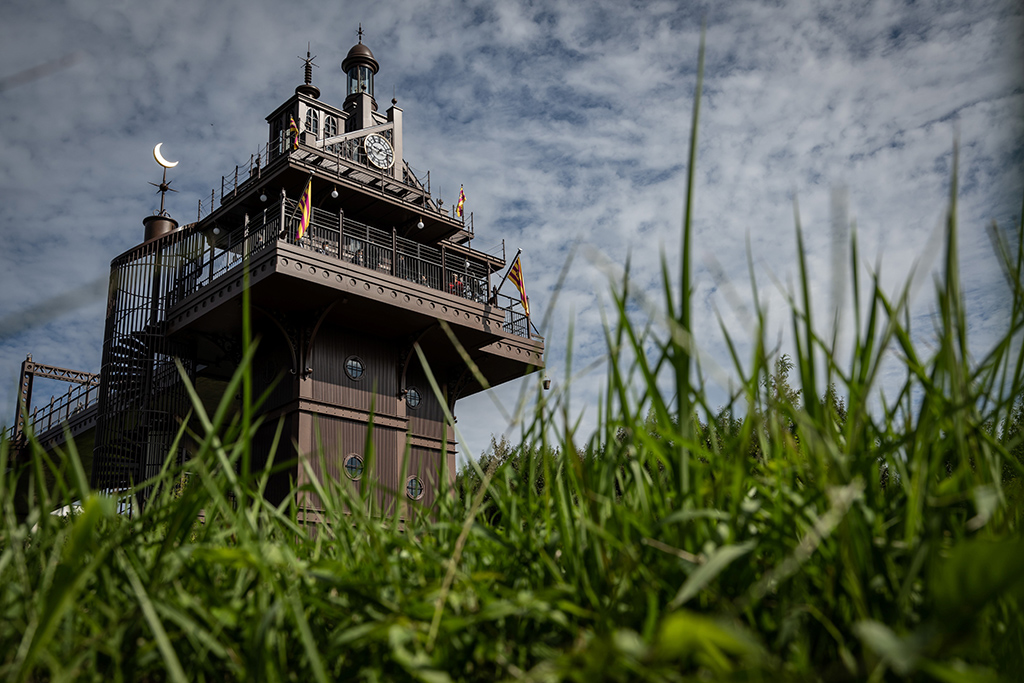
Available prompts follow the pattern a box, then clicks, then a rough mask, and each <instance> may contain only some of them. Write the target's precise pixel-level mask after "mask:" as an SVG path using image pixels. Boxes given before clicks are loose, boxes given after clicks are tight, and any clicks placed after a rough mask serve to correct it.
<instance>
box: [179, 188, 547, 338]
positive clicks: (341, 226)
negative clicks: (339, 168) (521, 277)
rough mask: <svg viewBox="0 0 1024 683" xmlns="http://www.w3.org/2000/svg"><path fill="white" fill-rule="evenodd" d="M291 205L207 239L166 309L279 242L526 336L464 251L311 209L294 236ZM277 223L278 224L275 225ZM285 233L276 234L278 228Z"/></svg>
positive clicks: (523, 323)
mask: <svg viewBox="0 0 1024 683" xmlns="http://www.w3.org/2000/svg"><path fill="white" fill-rule="evenodd" d="M296 206H297V202H295V201H294V200H292V199H287V198H285V199H284V203H283V204H282V203H281V202H276V203H275V204H273V205H271V206H269V207H267V208H266V209H265V210H264V211H263V214H262V215H261V216H258V217H256V219H255V220H253V219H250V220H249V222H248V223H246V224H245V225H242V226H239V227H238V228H236V229H234V230H230V231H227V232H226V233H219V234H217V235H214V234H212V232H211V233H209V234H208V235H207V236H206V238H205V242H204V246H203V248H202V250H198V253H197V255H196V256H195V257H194V258H192V259H190V260H189V261H187V262H186V263H185V264H184V265H183V266H182V267H181V270H180V271H179V274H178V277H177V278H176V282H175V285H174V287H172V288H171V289H170V290H169V291H168V292H167V296H168V298H169V299H168V307H170V306H174V305H175V304H177V303H178V302H180V301H182V300H183V299H185V298H186V297H188V296H189V295H191V294H192V293H194V292H196V291H198V290H200V289H201V288H203V287H205V286H206V285H208V284H210V283H212V282H213V281H215V280H217V279H218V278H220V277H221V276H222V275H224V274H225V273H227V272H228V271H231V270H232V269H233V268H235V267H236V266H238V265H239V264H241V263H242V262H243V261H244V260H245V259H246V258H254V257H256V256H257V255H258V254H259V253H260V252H261V251H262V250H263V249H264V248H266V247H268V246H269V245H272V244H276V243H277V242H284V243H287V244H291V245H294V246H297V247H299V248H301V249H306V250H308V251H311V252H314V253H317V254H321V255H323V256H326V257H328V258H334V259H338V260H340V261H344V262H346V263H350V264H353V265H355V266H359V267H361V268H366V269H368V270H374V271H377V272H380V273H384V274H387V275H390V276H392V277H397V278H401V279H403V280H407V281H409V282H412V283H415V284H417V285H420V286H423V287H427V288H429V289H433V290H436V291H440V292H445V293H447V294H450V295H452V296H457V297H460V298H463V299H467V300H469V301H475V302H478V303H485V304H486V303H489V304H491V305H492V306H495V307H497V308H500V309H502V310H504V311H505V330H506V331H507V332H509V333H511V334H514V335H516V336H520V337H526V338H531V337H532V336H536V335H531V334H530V326H529V322H528V319H527V317H526V315H525V314H524V313H523V312H521V311H518V310H515V307H516V305H518V301H517V300H516V299H512V298H511V297H508V296H505V295H503V294H496V293H494V292H491V290H490V269H489V268H488V264H487V262H486V261H485V260H484V259H481V258H477V257H475V256H473V255H472V254H468V255H467V254H466V253H465V252H463V251H457V250H452V249H448V248H446V247H445V246H441V247H435V246H431V245H428V244H422V243H420V242H416V241H414V240H410V239H407V238H405V237H401V236H399V235H398V234H397V232H396V231H395V230H394V229H392V230H390V231H387V230H382V229H380V228H376V227H373V226H370V225H366V224H363V223H359V222H357V221H353V220H350V219H348V218H343V217H342V216H340V215H337V214H332V213H330V212H327V211H323V210H321V209H317V208H315V207H314V209H313V212H312V216H311V221H310V225H309V226H308V228H307V230H306V232H305V234H304V235H303V236H302V237H301V238H300V237H299V236H298V228H299V225H300V219H299V216H298V211H296ZM282 217H283V220H282ZM282 225H283V226H284V229H283V230H282V229H281V226H282Z"/></svg>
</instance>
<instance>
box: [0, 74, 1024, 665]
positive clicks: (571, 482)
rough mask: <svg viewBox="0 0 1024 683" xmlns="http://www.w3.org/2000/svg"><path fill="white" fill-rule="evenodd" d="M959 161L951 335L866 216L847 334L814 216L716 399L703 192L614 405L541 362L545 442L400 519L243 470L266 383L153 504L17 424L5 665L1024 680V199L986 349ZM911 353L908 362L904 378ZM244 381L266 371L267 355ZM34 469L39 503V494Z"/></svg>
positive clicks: (1003, 255)
mask: <svg viewBox="0 0 1024 683" xmlns="http://www.w3.org/2000/svg"><path fill="white" fill-rule="evenodd" d="M697 101H698V102H699V85H698V98H697ZM697 119H698V116H697V108H696V107H695V111H694V136H695V135H696V127H697ZM695 139H696V138H695V137H694V142H691V146H692V149H691V159H690V162H691V163H690V178H689V186H688V189H687V193H688V195H687V196H688V198H689V197H692V192H693V188H692V179H693V162H694V159H695V157H694V155H693V149H695V146H696V145H695ZM951 185H952V190H951V193H950V207H949V219H948V222H947V229H946V237H947V241H946V257H945V264H944V267H943V268H942V273H941V277H940V278H939V280H938V283H937V285H936V291H935V301H936V311H937V313H936V317H937V320H936V332H935V337H934V338H933V339H932V340H931V343H929V345H928V351H927V352H926V351H924V350H922V348H921V347H920V345H919V344H917V343H915V337H914V335H912V333H911V330H910V329H909V323H908V322H907V319H908V315H907V313H908V302H907V295H908V294H907V290H902V291H900V292H898V293H897V294H896V295H894V296H888V295H886V293H885V292H883V291H882V289H881V287H880V286H879V284H878V282H877V281H874V280H872V281H870V282H864V281H862V280H860V279H858V278H863V277H864V276H863V273H864V272H865V271H864V269H863V268H862V266H861V264H860V263H859V262H858V258H857V251H856V244H855V243H854V244H853V245H852V247H853V248H852V250H851V254H852V257H851V263H850V268H849V272H850V273H851V274H852V280H851V281H850V282H849V283H848V286H849V289H848V294H849V295H850V296H851V297H852V299H853V302H854V307H855V310H856V312H857V315H856V318H855V322H854V329H853V330H851V331H849V346H850V348H851V349H852V350H851V351H850V352H849V353H845V354H843V356H842V357H840V356H839V355H838V353H836V352H835V351H834V350H833V346H832V343H831V341H830V339H831V337H830V336H828V335H826V336H822V335H821V333H820V330H819V327H818V325H817V324H816V323H817V321H815V320H814V319H812V318H813V317H812V315H811V314H810V311H811V310H812V306H811V301H810V291H809V286H808V280H807V269H806V266H805V264H804V260H803V256H804V251H803V247H802V241H801V235H800V232H799V228H798V229H797V231H796V239H797V240H798V245H800V248H799V254H800V263H799V264H798V265H799V271H798V272H799V274H800V275H801V279H800V284H799V286H798V288H797V292H796V293H795V295H794V300H793V301H792V307H791V311H790V317H791V324H792V330H793V338H794V339H795V347H794V348H793V349H792V351H791V353H789V354H788V355H785V356H781V357H780V356H777V355H773V354H772V353H770V352H769V350H768V346H767V344H766V342H765V330H764V320H763V317H762V316H761V315H760V314H759V313H758V314H756V315H757V316H758V320H759V321H760V325H759V328H758V329H756V330H755V331H754V333H753V335H752V338H751V339H749V340H745V341H750V342H752V343H753V344H752V345H753V348H754V351H753V353H752V354H751V356H750V357H744V358H740V357H738V356H737V355H735V354H734V360H735V367H734V369H733V373H734V386H735V387H739V389H738V390H737V391H736V393H735V395H734V398H733V403H732V405H731V406H727V407H726V408H725V409H720V408H719V407H718V406H712V405H709V404H708V400H707V396H706V392H705V391H704V389H703V380H702V379H701V376H700V374H699V371H698V368H697V367H696V364H695V361H694V358H695V357H696V353H695V349H696V345H697V344H699V343H700V339H696V338H695V337H694V336H693V334H692V329H691V325H690V320H691V318H690V302H689V297H688V296H680V295H679V294H678V293H679V292H680V291H683V292H688V291H689V290H690V287H691V285H692V283H691V271H690V266H689V264H690V247H689V245H690V238H691V231H690V212H689V206H690V202H689V201H688V202H687V207H688V208H687V213H686V217H685V219H684V221H683V226H682V231H681V232H682V244H683V246H682V252H683V253H682V256H683V258H682V264H683V265H682V270H681V272H679V273H669V272H667V270H666V272H665V278H664V282H665V285H664V290H663V297H664V300H663V301H662V302H661V303H660V307H659V310H662V311H667V312H668V313H667V314H666V315H664V316H663V319H661V320H659V321H658V322H657V324H655V325H653V326H651V327H644V328H642V329H640V328H638V326H637V325H635V324H634V323H633V322H631V319H630V317H629V315H627V310H628V308H629V307H628V304H629V303H630V301H631V300H632V294H631V293H630V287H629V281H628V275H627V277H626V278H625V279H624V280H623V281H620V282H618V283H616V284H615V285H614V286H613V287H612V288H611V300H612V301H613V303H614V309H613V310H614V315H613V316H612V317H611V319H610V320H609V321H608V323H607V326H606V339H607V360H608V366H607V368H608V369H607V384H606V386H605V389H604V391H603V398H602V403H601V405H600V406H599V407H598V412H599V419H598V427H597V430H596V431H595V432H594V433H593V434H579V433H576V432H575V430H574V429H573V427H572V424H571V422H569V421H568V417H567V416H568V415H569V414H570V413H569V410H568V401H569V399H570V396H571V386H565V385H563V387H562V389H561V390H560V391H556V392H552V393H544V392H542V391H540V388H539V386H538V387H537V393H536V408H535V410H534V411H533V412H532V414H530V415H529V416H528V417H527V419H526V420H525V421H524V423H523V437H522V443H519V444H509V443H508V442H500V443H495V444H494V446H493V448H492V449H491V450H490V451H489V452H488V454H486V455H485V457H484V458H483V459H482V460H481V461H480V462H473V463H470V465H469V466H467V467H466V469H465V470H464V471H463V472H461V473H460V475H459V477H458V480H457V481H456V482H455V484H454V485H453V486H452V488H451V489H450V491H449V495H444V496H441V497H440V502H439V503H438V504H437V506H436V507H435V508H434V509H431V510H425V509H419V508H416V507H411V508H410V509H409V514H408V516H407V517H406V518H405V519H404V520H400V519H398V517H397V516H394V515H390V516H384V515H382V514H380V512H379V511H375V510H372V509H369V508H367V506H366V505H365V504H364V502H363V501H361V500H359V499H358V497H357V496H356V494H354V493H353V492H352V490H351V489H350V488H349V487H347V486H346V484H345V482H343V481H325V482H323V483H322V484H313V486H315V487H316V488H317V489H318V491H317V492H318V493H319V495H320V497H321V498H322V500H323V501H324V505H325V511H324V515H325V517H326V519H328V520H329V523H328V524H324V525H321V526H319V527H318V529H317V533H315V534H311V533H310V532H309V529H308V528H306V527H304V526H303V525H302V524H301V523H300V522H299V512H298V510H297V509H296V508H295V506H294V505H289V504H287V503H286V504H284V505H282V506H280V507H274V506H271V505H270V504H268V503H267V502H266V501H264V499H263V498H262V496H261V495H260V491H261V486H262V485H263V484H264V482H265V475H264V474H263V473H256V474H254V475H252V476H249V477H247V476H243V475H241V474H239V473H240V472H245V471H247V467H245V459H246V457H247V455H246V454H247V450H248V449H247V443H248V438H249V436H250V435H251V434H253V433H254V432H255V429H256V428H257V427H258V420H256V419H254V418H253V417H252V412H251V411H252V406H251V401H249V400H246V401H245V404H244V405H245V411H244V414H243V415H241V416H237V415H231V414H230V413H229V412H228V411H227V410H226V405H227V404H225V409H222V410H221V411H219V412H218V413H217V414H215V415H209V416H208V415H205V414H203V412H202V409H201V407H200V405H199V404H198V403H197V404H196V408H195V411H194V414H193V416H192V420H191V422H190V425H191V427H190V428H191V429H193V430H194V431H195V433H196V439H197V441H198V443H199V447H198V449H197V452H196V454H195V457H194V458H193V459H192V460H190V461H189V462H187V463H184V464H182V465H176V464H174V463H168V465H167V467H166V469H165V472H164V473H163V474H161V475H160V476H159V477H158V478H157V479H156V480H154V481H153V482H148V483H149V484H152V485H156V487H157V490H158V494H157V495H156V496H155V497H153V498H152V499H151V500H150V502H149V504H148V505H147V506H146V507H145V509H144V510H142V511H141V512H139V513H137V514H135V515H134V516H132V517H130V518H129V517H127V516H125V515H123V514H119V512H118V503H117V501H116V500H114V499H112V498H109V497H104V496H101V495H97V494H95V493H93V492H90V490H89V487H88V482H87V480H86V476H85V473H84V471H83V469H82V467H81V465H80V464H79V460H78V458H77V455H76V454H75V452H74V450H73V449H72V450H70V451H69V452H68V453H67V454H66V455H65V457H64V458H62V459H59V460H57V461H52V460H48V459H47V458H45V457H44V456H43V454H42V452H41V451H40V449H38V448H35V449H34V450H33V452H32V457H31V458H30V462H28V464H27V465H25V466H24V467H23V468H20V469H12V468H11V467H9V463H8V449H7V444H3V445H2V446H0V464H2V465H3V467H2V468H0V469H2V470H3V471H4V472H6V475H5V476H4V477H3V478H2V479H0V501H3V504H4V511H3V523H2V526H0V678H2V679H3V680H10V681H37V680H53V681H62V680H103V681H162V680H173V681H223V680H263V681H310V680H315V681H328V680H341V679H349V678H353V679H358V680H367V681H390V680H422V681H431V682H440V681H448V680H480V681H491V680H519V679H523V680H534V681H547V680H575V681H595V680H610V681H616V680H621V681H631V680H656V681H658V680H664V681H675V680H709V679H711V680H742V681H777V680H808V681H812V680H823V681H837V680H840V681H841V680H870V681H883V680H896V679H906V680H921V681H924V680H938V681H989V680H1014V679H1015V678H1017V679H1019V678H1018V677H1019V676H1020V675H1021V672H1024V610H1022V602H1021V601H1022V599H1024V571H1022V570H1024V541H1022V539H1021V535H1020V525H1021V514H1022V506H1021V500H1022V495H1024V493H1022V482H1024V444H1022V441H1021V430H1022V426H1024V358H1022V355H1021V336H1022V327H1024V285H1022V282H1024V278H1022V274H1024V268H1022V253H1024V252H1022V236H1024V225H1022V226H1020V227H1018V229H1017V230H1016V233H1015V235H1016V243H1008V242H1007V241H1006V240H1004V239H1000V238H999V237H998V235H999V234H1000V233H999V232H997V231H993V235H994V240H993V245H994V248H995V250H996V256H997V258H998V259H999V261H1000V263H1001V264H1002V266H1003V268H1004V271H1005V273H1006V276H1007V277H1006V281H1007V283H1008V284H1007V292H1008V293H1007V298H1008V301H1009V303H1010V316H1009V319H1008V320H1007V321H1006V331H1005V335H1004V336H1003V337H1002V339H1001V340H1000V341H999V343H997V344H996V345H995V346H994V347H993V348H991V349H987V350H985V354H984V355H972V354H971V353H969V352H968V349H969V348H970V346H969V339H968V329H967V328H968V326H967V323H966V320H965V312H964V305H963V299H962V297H961V292H960V287H959V283H958V268H957V223H956V177H955V174H954V177H953V178H952V183H951ZM908 286H909V285H908ZM754 291H755V292H756V287H755V290H754ZM570 341H571V340H570ZM730 343H731V342H730ZM652 346H653V348H654V351H653V352H649V351H646V350H645V349H648V348H651V347H652ZM570 347H571V343H570ZM738 347H739V344H731V347H730V348H733V349H735V348H738ZM892 357H897V358H899V359H900V361H899V362H900V363H901V366H902V368H903V370H904V379H903V381H902V384H901V385H900V386H899V387H897V391H896V392H895V393H892V392H890V393H888V394H887V399H884V400H882V399H880V398H879V393H878V382H879V369H880V366H881V364H882V363H883V360H884V359H886V358H892ZM666 378H669V379H671V381H670V382H669V383H668V384H669V389H668V390H664V389H663V388H662V386H663V385H664V384H665V380H666ZM659 380H661V382H660V383H659ZM235 381H236V382H237V383H238V386H239V387H243V388H244V387H246V386H248V384H249V381H248V366H247V364H245V363H243V365H242V367H241V369H240V371H239V373H238V375H237V376H236V378H235ZM532 381H534V382H537V383H539V380H532ZM235 393H236V388H234V387H232V388H231V389H229V390H228V391H226V392H225V395H226V396H233V395H234V394H235ZM823 394H824V395H823ZM51 470H53V471H57V472H59V476H55V475H54V473H53V472H50V474H47V473H48V472H49V471H51ZM185 472H188V477H187V484H186V485H183V486H182V485H180V484H181V482H182V481H183V480H184V473H185ZM18 477H27V478H29V479H30V486H29V488H30V490H31V493H32V500H33V503H32V507H31V512H30V514H29V515H28V517H27V518H21V519H19V518H18V517H16V516H15V514H14V511H13V507H12V503H11V499H12V495H11V493H12V491H13V490H14V488H15V486H16V485H17V481H16V478H18ZM46 481H56V482H57V483H56V484H54V485H52V486H51V487H47V486H46V485H45V484H44V483H43V482H46ZM72 501H81V509H80V510H79V511H78V512H76V513H74V514H71V515H69V516H55V515H51V514H50V511H51V510H53V509H55V508H57V507H60V506H61V505H65V504H67V503H70V502H72ZM200 511H203V512H204V517H205V521H204V523H200V522H198V521H197V519H198V517H199V513H200ZM396 514H397V513H396Z"/></svg>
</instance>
